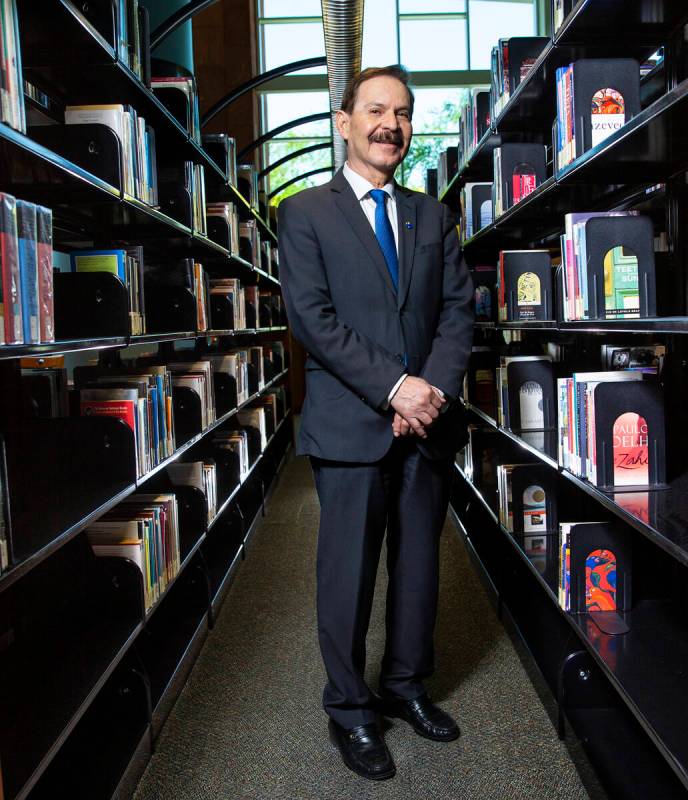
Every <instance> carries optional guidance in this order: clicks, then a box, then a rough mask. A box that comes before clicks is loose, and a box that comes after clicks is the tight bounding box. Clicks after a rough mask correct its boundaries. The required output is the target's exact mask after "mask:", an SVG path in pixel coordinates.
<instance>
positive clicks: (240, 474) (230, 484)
mask: <svg viewBox="0 0 688 800" xmlns="http://www.w3.org/2000/svg"><path fill="white" fill-rule="evenodd" d="M212 444H213V449H214V451H215V459H216V461H217V462H218V468H220V467H219V465H220V464H222V465H223V468H222V473H223V474H222V478H221V485H222V487H223V491H226V492H227V493H230V492H231V491H232V489H233V488H234V487H236V486H238V485H239V484H240V483H243V482H244V481H245V480H246V476H247V475H248V471H249V469H250V468H251V465H250V462H249V448H248V432H247V431H246V430H233V431H220V432H218V433H216V434H215V435H214V436H213V442H212Z"/></svg>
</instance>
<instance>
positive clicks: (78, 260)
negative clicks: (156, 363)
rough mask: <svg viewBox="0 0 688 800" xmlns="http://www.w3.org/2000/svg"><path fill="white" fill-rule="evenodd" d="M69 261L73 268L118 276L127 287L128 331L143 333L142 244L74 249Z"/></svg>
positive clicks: (75, 270)
mask: <svg viewBox="0 0 688 800" xmlns="http://www.w3.org/2000/svg"><path fill="white" fill-rule="evenodd" d="M70 262H71V267H72V272H107V273H110V274H111V275H114V276H115V277H116V278H118V279H119V280H120V281H121V282H122V283H123V284H124V286H125V288H126V290H127V296H128V305H129V323H130V333H131V334H132V335H140V334H142V333H145V331H146V323H145V295H144V282H143V248H141V247H131V248H128V249H121V250H120V249H113V250H75V251H72V252H71V253H70Z"/></svg>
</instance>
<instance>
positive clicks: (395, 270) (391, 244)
mask: <svg viewBox="0 0 688 800" xmlns="http://www.w3.org/2000/svg"><path fill="white" fill-rule="evenodd" d="M370 196H371V197H372V198H373V200H374V201H375V235H376V236H377V240H378V242H379V243H380V249H381V250H382V255H383V256H384V257H385V261H386V262H387V269H388V270H389V274H390V275H391V277H392V283H393V284H394V289H395V290H398V289H399V257H398V256H397V246H396V242H395V241H394V231H393V230H392V226H391V225H390V222H389V217H388V216H387V209H386V208H385V200H386V199H387V192H386V191H385V190H384V189H371V190H370Z"/></svg>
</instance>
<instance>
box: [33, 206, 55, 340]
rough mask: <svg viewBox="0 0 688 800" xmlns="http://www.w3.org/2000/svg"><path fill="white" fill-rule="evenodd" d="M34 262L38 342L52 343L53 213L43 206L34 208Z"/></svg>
mask: <svg viewBox="0 0 688 800" xmlns="http://www.w3.org/2000/svg"><path fill="white" fill-rule="evenodd" d="M36 260H37V266H38V325H39V340H40V341H41V342H54V341H55V304H54V289H53V212H52V210H51V209H49V208H45V207H44V206H37V207H36Z"/></svg>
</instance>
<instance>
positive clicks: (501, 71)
mask: <svg viewBox="0 0 688 800" xmlns="http://www.w3.org/2000/svg"><path fill="white" fill-rule="evenodd" d="M548 42H549V39H548V38H547V37H546V36H512V37H511V38H510V39H500V40H499V42H498V43H497V45H495V47H493V48H492V64H491V70H492V102H493V109H492V113H493V117H492V118H493V119H496V118H497V117H498V116H499V114H501V112H502V110H503V109H504V106H505V105H506V104H507V103H508V102H509V99H510V98H511V96H512V95H513V93H514V92H515V91H516V89H517V88H518V85H519V84H520V83H521V81H522V80H523V79H524V78H525V77H526V75H528V73H529V72H530V70H531V69H532V68H533V65H534V64H535V62H536V61H537V59H538V56H539V55H540V53H541V52H542V50H543V48H544V47H545V45H547V44H548Z"/></svg>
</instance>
